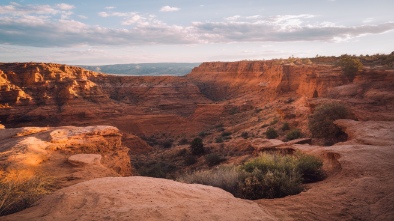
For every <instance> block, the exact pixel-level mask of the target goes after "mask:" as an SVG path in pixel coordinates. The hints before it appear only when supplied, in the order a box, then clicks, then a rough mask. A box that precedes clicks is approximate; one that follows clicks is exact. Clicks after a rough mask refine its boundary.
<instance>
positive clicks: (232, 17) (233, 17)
mask: <svg viewBox="0 0 394 221" xmlns="http://www.w3.org/2000/svg"><path fill="white" fill-rule="evenodd" d="M239 18H241V16H240V15H234V16H231V17H227V18H226V20H227V21H236V20H238V19H239Z"/></svg>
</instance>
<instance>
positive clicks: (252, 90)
mask: <svg viewBox="0 0 394 221" xmlns="http://www.w3.org/2000/svg"><path fill="white" fill-rule="evenodd" d="M187 78H189V79H190V80H191V81H192V82H194V83H195V84H196V85H197V86H198V87H199V88H200V90H201V92H202V93H203V94H204V95H205V96H206V97H208V98H210V99H212V100H215V101H218V102H220V101H226V100H227V101H230V100H244V101H250V102H252V103H253V104H255V105H256V104H257V105H258V104H262V103H269V102H273V101H275V100H280V99H281V98H284V97H291V99H295V100H297V99H299V98H306V99H308V102H307V103H310V105H311V109H313V107H314V106H315V104H316V103H320V102H319V100H321V99H323V100H324V101H327V100H325V99H330V100H333V99H334V100H337V101H342V102H344V103H347V104H348V105H349V107H353V109H354V112H355V114H356V118H358V119H361V120H393V119H394V115H393V114H391V112H392V111H393V110H394V79H393V78H394V70H392V69H391V70H382V69H373V68H370V67H366V68H364V70H363V71H362V72H361V73H359V74H358V75H356V77H355V79H354V80H353V81H350V80H349V79H348V78H346V77H345V76H344V75H343V73H342V70H341V68H340V67H337V66H334V65H316V64H309V65H305V64H298V65H297V64H280V62H279V61H240V62H206V63H203V64H201V65H200V66H199V67H196V68H194V69H193V70H192V72H191V73H190V74H189V75H187ZM315 100H316V101H315ZM309 101H310V102H309ZM372 110H373V112H372ZM376 112H378V113H376Z"/></svg>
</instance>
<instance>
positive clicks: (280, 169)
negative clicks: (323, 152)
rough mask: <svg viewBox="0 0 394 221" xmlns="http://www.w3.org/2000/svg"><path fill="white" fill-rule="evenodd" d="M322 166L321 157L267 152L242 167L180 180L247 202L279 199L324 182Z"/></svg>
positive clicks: (188, 176) (212, 171)
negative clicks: (305, 183)
mask: <svg viewBox="0 0 394 221" xmlns="http://www.w3.org/2000/svg"><path fill="white" fill-rule="evenodd" d="M322 165H323V164H322V162H321V160H319V159H318V158H316V157H314V156H309V155H305V154H303V153H300V152H296V153H295V154H293V155H284V154H279V153H264V154H262V155H260V156H259V157H257V158H254V159H252V160H250V161H248V162H246V163H245V164H243V165H242V166H238V167H237V166H231V167H218V168H216V169H213V170H208V171H199V172H195V173H193V174H189V175H186V176H183V177H181V178H180V179H179V180H180V181H181V182H186V183H200V184H205V185H211V186H215V187H219V188H222V189H224V190H226V191H229V192H230V193H232V194H233V195H234V196H236V197H241V198H246V199H260V198H276V197H284V196H287V195H293V194H297V193H300V192H301V191H302V190H303V186H302V183H303V182H312V181H317V180H321V179H323V178H324V173H323V171H322V169H321V167H322Z"/></svg>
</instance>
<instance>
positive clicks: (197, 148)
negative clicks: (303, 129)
mask: <svg viewBox="0 0 394 221" xmlns="http://www.w3.org/2000/svg"><path fill="white" fill-rule="evenodd" d="M190 150H191V152H192V154H193V155H201V154H204V152H205V148H204V144H203V143H202V139H201V138H198V137H197V138H194V140H193V141H192V143H191V144H190Z"/></svg>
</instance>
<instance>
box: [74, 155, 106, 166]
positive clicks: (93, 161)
mask: <svg viewBox="0 0 394 221" xmlns="http://www.w3.org/2000/svg"><path fill="white" fill-rule="evenodd" d="M101 158H102V157H101V155H100V154H75V155H72V156H70V157H69V158H68V162H70V163H71V164H73V165H75V166H86V165H100V164H101V163H100V161H101Z"/></svg>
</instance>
